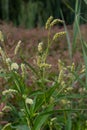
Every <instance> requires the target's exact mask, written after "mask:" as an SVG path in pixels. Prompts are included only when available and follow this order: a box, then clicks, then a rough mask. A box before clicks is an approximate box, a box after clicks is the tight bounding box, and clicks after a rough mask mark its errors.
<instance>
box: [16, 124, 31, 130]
mask: <svg viewBox="0 0 87 130" xmlns="http://www.w3.org/2000/svg"><path fill="white" fill-rule="evenodd" d="M16 130H30V129H29V128H28V126H27V125H19V126H17V127H16Z"/></svg>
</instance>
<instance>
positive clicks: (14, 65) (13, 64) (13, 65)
mask: <svg viewBox="0 0 87 130" xmlns="http://www.w3.org/2000/svg"><path fill="white" fill-rule="evenodd" d="M18 69H19V66H18V64H17V63H12V64H11V70H18Z"/></svg>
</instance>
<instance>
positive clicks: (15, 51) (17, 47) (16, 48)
mask: <svg viewBox="0 0 87 130" xmlns="http://www.w3.org/2000/svg"><path fill="white" fill-rule="evenodd" d="M20 45H21V41H19V42H18V44H17V46H16V47H15V50H14V54H15V55H16V54H17V52H18V49H19V47H20Z"/></svg>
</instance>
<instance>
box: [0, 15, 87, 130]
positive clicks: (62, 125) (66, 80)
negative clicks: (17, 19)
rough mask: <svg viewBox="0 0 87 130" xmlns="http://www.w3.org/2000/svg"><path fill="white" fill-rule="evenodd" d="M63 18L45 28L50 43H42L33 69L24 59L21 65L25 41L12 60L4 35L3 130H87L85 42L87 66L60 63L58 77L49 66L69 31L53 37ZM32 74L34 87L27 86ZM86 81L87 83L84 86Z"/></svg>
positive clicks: (0, 37)
mask: <svg viewBox="0 0 87 130" xmlns="http://www.w3.org/2000/svg"><path fill="white" fill-rule="evenodd" d="M57 23H64V22H63V21H62V20H60V19H53V17H52V16H51V17H49V19H48V20H47V22H46V25H45V29H47V30H48V39H47V40H48V42H47V43H46V45H45V43H43V42H40V43H39V44H38V48H37V50H38V54H37V57H36V59H35V66H31V64H30V63H28V62H27V61H26V59H24V58H23V57H21V58H22V60H23V62H22V63H20V64H18V63H17V62H16V56H18V50H19V49H20V45H21V41H19V42H18V45H17V46H16V48H15V50H14V58H13V59H11V58H10V57H9V56H8V54H7V52H6V49H5V46H4V37H3V34H2V32H0V41H1V42H2V47H0V54H1V59H0V60H1V63H2V64H1V69H0V77H2V78H3V79H4V80H5V86H4V87H5V88H4V90H3V91H2V100H1V101H0V102H1V103H3V102H4V106H3V108H2V110H1V112H0V116H1V119H2V121H4V120H6V121H7V123H6V125H4V126H3V125H1V126H0V127H1V129H2V130H75V129H76V130H86V129H87V116H86V113H87V109H86V108H87V105H86V102H87V69H86V68H87V62H86V57H87V56H86V51H85V49H86V44H85V43H83V54H84V61H85V64H84V66H82V67H81V68H77V67H76V66H75V64H74V63H71V65H68V66H67V65H66V64H65V63H64V62H63V61H61V60H58V74H55V75H54V76H53V75H52V74H51V71H50V70H51V69H52V67H53V66H52V65H51V64H49V63H48V55H49V53H50V47H51V46H52V44H53V43H54V41H55V40H57V39H58V38H60V37H63V35H65V34H66V32H58V33H56V34H54V36H53V37H52V38H51V37H50V36H51V29H52V28H53V26H54V25H55V24H57ZM30 70H31V71H32V74H33V75H31V77H32V85H29V86H28V85H27V80H28V79H29V71H30ZM85 77H86V78H85ZM83 78H84V80H83ZM84 82H86V83H84Z"/></svg>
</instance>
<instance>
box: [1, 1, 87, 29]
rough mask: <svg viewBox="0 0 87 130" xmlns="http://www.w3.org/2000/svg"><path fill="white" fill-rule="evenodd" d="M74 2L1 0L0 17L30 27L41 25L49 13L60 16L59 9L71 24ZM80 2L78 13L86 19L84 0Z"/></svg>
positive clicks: (86, 12)
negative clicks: (79, 11)
mask: <svg viewBox="0 0 87 130" xmlns="http://www.w3.org/2000/svg"><path fill="white" fill-rule="evenodd" d="M76 2H77V1H76V0H50V1H48V0H44V1H41V0H1V1H0V7H1V8H0V18H1V19H2V20H5V21H7V22H9V21H12V22H13V23H14V24H15V25H20V26H24V27H26V28H32V27H37V26H43V25H44V24H45V22H46V20H47V18H48V17H49V16H50V15H52V16H54V17H55V18H57V17H59V18H61V14H60V9H61V10H62V12H63V14H64V19H65V21H66V24H72V23H73V21H74V16H75V12H74V10H75V5H76ZM80 2H81V13H80V14H79V15H80V16H81V17H82V18H83V19H87V7H86V0H84V1H83V0H79V3H80ZM83 12H84V13H83ZM67 14H68V15H67ZM84 22H86V21H84ZM82 23H83V22H82Z"/></svg>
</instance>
